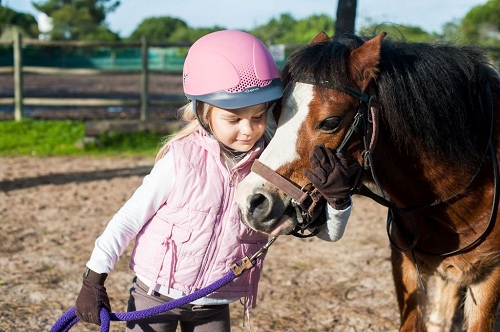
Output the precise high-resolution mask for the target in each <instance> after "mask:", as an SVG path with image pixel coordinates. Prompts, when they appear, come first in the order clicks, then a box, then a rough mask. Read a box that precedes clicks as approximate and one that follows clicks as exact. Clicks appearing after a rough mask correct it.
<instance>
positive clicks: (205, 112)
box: [154, 101, 277, 163]
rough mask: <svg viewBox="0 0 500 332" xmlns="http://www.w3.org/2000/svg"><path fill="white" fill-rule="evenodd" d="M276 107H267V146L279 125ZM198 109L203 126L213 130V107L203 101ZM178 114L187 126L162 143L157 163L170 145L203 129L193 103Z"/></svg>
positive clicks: (265, 134) (197, 106)
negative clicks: (274, 109)
mask: <svg viewBox="0 0 500 332" xmlns="http://www.w3.org/2000/svg"><path fill="white" fill-rule="evenodd" d="M269 106H270V107H269ZM274 106H275V103H274V102H273V103H272V104H271V105H269V103H268V105H267V107H269V109H268V110H267V121H266V131H265V132H264V139H265V142H266V145H267V143H269V141H270V140H271V138H272V137H273V136H274V133H275V132H276V127H277V125H276V122H275V120H274V117H273V112H272V110H273V108H274ZM196 109H197V110H198V114H200V120H201V121H203V125H204V126H205V127H207V128H209V129H210V128H211V124H210V115H211V113H212V109H213V106H212V105H210V104H205V103H203V102H201V101H197V102H196ZM178 113H179V118H180V119H181V121H183V122H185V123H186V125H185V126H184V127H182V129H181V130H179V131H178V132H176V133H174V134H172V135H170V136H167V137H166V139H165V140H164V141H163V143H162V146H161V147H160V149H159V150H158V153H157V154H156V157H155V161H154V162H155V163H156V162H157V161H158V160H160V159H161V158H162V157H163V156H164V155H165V154H166V153H167V152H168V149H169V148H170V145H171V144H172V143H173V142H175V141H177V140H180V139H182V138H184V137H186V136H189V135H191V134H192V133H194V132H196V131H197V130H198V129H199V128H200V127H201V125H200V123H199V122H198V120H197V119H196V116H195V114H194V109H193V102H189V103H187V104H186V105H184V106H182V107H181V108H179V110H178Z"/></svg>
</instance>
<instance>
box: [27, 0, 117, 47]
mask: <svg viewBox="0 0 500 332" xmlns="http://www.w3.org/2000/svg"><path fill="white" fill-rule="evenodd" d="M119 4H120V1H117V0H65V1H60V0H45V1H39V2H33V6H34V7H35V8H36V9H38V10H39V11H41V12H43V13H45V14H46V15H47V16H49V17H51V18H52V24H53V29H52V31H50V32H49V35H50V37H51V38H52V39H54V40H89V41H92V40H101V41H115V40H119V36H118V35H117V34H116V33H113V32H111V31H110V30H109V29H108V28H107V27H106V26H105V24H104V20H105V19H106V14H107V13H110V12H112V11H113V10H115V9H116V8H117V7H118V6H119ZM95 38H100V39H95Z"/></svg>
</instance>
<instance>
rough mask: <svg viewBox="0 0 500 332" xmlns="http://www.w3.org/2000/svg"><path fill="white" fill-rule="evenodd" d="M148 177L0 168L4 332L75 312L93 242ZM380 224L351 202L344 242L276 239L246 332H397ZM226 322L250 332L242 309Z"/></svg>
mask: <svg viewBox="0 0 500 332" xmlns="http://www.w3.org/2000/svg"><path fill="white" fill-rule="evenodd" d="M151 167H152V158H81V157H79V158H75V157H50V158H29V157H15V158H0V252H1V255H0V331H48V330H49V329H50V327H51V326H52V325H53V324H54V323H55V321H56V320H57V319H58V318H59V317H60V316H61V315H62V314H63V313H64V312H65V311H66V310H68V309H70V308H71V307H73V306H74V301H75V299H76V296H77V295H78V292H79V289H80V282H81V274H82V271H83V269H84V265H85V263H86V261H87V260H88V258H89V257H90V253H91V250H92V248H93V242H94V240H95V238H96V237H97V236H98V235H99V234H100V233H101V232H102V231H103V229H104V227H105V225H106V223H107V222H108V220H109V219H110V218H111V217H112V215H113V214H114V213H115V212H116V211H117V210H118V209H119V208H120V206H121V205H122V204H123V203H124V202H125V201H126V200H127V199H128V197H129V196H130V195H131V194H132V192H133V190H134V188H136V187H137V186H138V185H139V184H140V183H141V181H142V178H143V176H144V175H145V174H147V173H148V172H149V170H150V169H151ZM384 216H385V211H384V208H382V207H380V206H378V205H376V204H375V203H373V202H371V201H370V200H367V199H365V198H362V197H356V198H355V207H354V208H353V215H352V218H351V220H350V222H349V225H348V229H347V231H346V233H345V235H344V238H343V239H342V240H341V241H339V242H337V243H328V242H324V241H321V240H319V239H317V238H310V239H298V238H294V237H291V236H290V237H289V236H286V237H280V238H279V239H278V240H277V241H276V242H275V244H273V246H272V247H271V248H270V250H269V252H268V255H267V258H266V261H265V268H264V274H263V278H262V282H261V284H260V292H259V303H258V306H257V308H255V309H253V310H251V326H252V331H255V332H259V331H392V330H394V329H396V328H397V325H398V314H397V305H396V300H395V296H394V291H393V285H392V280H391V268H390V262H389V259H388V256H389V247H388V241H387V239H386V236H385V231H384ZM131 247H132V246H129V250H127V251H126V253H125V254H124V255H123V257H122V259H121V261H120V262H119V264H118V265H117V267H116V270H115V271H114V272H113V273H112V274H111V275H110V277H109V278H108V281H107V287H108V292H109V296H110V298H111V303H112V307H113V311H115V312H121V311H124V310H125V307H126V300H127V298H128V290H129V287H130V285H131V278H132V276H133V274H132V272H131V271H130V270H129V269H128V261H129V255H130V249H131ZM231 312H232V317H233V319H232V322H233V323H232V324H233V328H234V331H246V327H243V322H244V316H243V307H242V306H241V305H240V304H239V303H235V304H233V305H232V309H231ZM71 330H72V331H98V328H97V327H96V326H93V325H88V324H85V323H81V322H80V323H78V324H76V325H75V326H74V327H73V328H72V329H71ZM111 330H112V331H123V330H124V324H123V323H120V322H113V323H112V329H111Z"/></svg>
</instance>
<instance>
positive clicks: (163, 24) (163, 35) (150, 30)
mask: <svg viewBox="0 0 500 332" xmlns="http://www.w3.org/2000/svg"><path fill="white" fill-rule="evenodd" d="M184 28H187V24H186V22H184V21H183V20H180V19H178V18H173V17H168V16H162V17H150V18H146V19H145V20H143V21H142V22H141V23H140V24H139V26H138V27H137V28H136V29H135V30H134V31H133V32H132V34H131V35H130V38H129V39H130V40H140V39H141V38H142V36H147V37H148V40H150V41H152V42H164V41H171V40H170V36H171V35H172V33H174V32H175V31H176V30H179V29H184Z"/></svg>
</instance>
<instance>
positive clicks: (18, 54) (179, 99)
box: [0, 32, 191, 121]
mask: <svg viewBox="0 0 500 332" xmlns="http://www.w3.org/2000/svg"><path fill="white" fill-rule="evenodd" d="M0 45H7V46H10V45H12V47H13V66H8V67H0V75H13V76H14V97H0V105H13V106H14V119H15V120H16V121H20V120H22V119H23V106H25V105H27V106H69V107H75V106H135V107H140V120H141V121H147V120H149V112H148V108H149V106H164V105H181V104H183V103H184V102H185V101H186V98H185V97H184V96H183V95H179V96H175V97H173V98H169V99H168V100H165V99H152V98H150V96H149V86H148V77H149V74H150V73H155V72H162V71H160V70H152V69H149V61H148V58H149V56H148V55H149V53H148V51H149V49H150V48H151V47H186V48H187V47H189V46H190V45H191V44H189V43H149V42H148V40H147V39H146V38H145V37H144V38H142V40H141V42H86V41H40V40H33V39H27V40H23V39H22V36H21V34H20V33H19V32H16V33H15V34H14V38H13V41H0ZM24 46H40V47H54V46H55V47H66V46H70V47H110V48H140V49H141V68H140V69H138V70H137V69H125V70H120V69H113V70H102V69H91V68H54V67H38V66H24V65H23V61H22V59H23V56H22V52H23V47H24ZM133 73H140V74H141V78H140V91H139V94H140V97H139V98H128V99H127V98H63V97H61V98H40V97H38V98H33V97H29V98H28V97H24V96H23V75H24V74H37V75H60V76H63V75H102V74H106V75H109V74H111V75H114V74H116V75H120V74H133Z"/></svg>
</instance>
